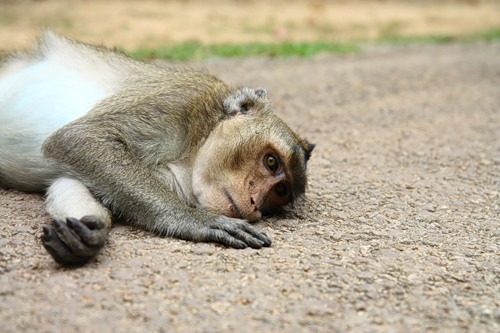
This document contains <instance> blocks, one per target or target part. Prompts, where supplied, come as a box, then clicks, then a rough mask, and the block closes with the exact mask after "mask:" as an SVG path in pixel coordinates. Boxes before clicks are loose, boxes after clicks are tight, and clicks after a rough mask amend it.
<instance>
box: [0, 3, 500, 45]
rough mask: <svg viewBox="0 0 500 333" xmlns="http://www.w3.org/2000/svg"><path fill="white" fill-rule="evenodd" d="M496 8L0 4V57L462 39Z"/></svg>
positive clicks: (493, 18)
mask: <svg viewBox="0 0 500 333" xmlns="http://www.w3.org/2000/svg"><path fill="white" fill-rule="evenodd" d="M499 17H500V1H499V0H440V1H432V0H420V1H414V0H406V1H405V0H349V1H338V0H337V1H328V0H313V1H297V0H272V1H269V0H247V1H234V0H212V1H205V0H190V1H183V0H170V1H164V0H127V1H122V0H106V1H99V0H86V1H82V0H66V1H62V0H51V1H33V0H15V1H9V0H7V1H5V0H4V1H2V0H0V50H2V49H12V48H23V47H27V46H28V45H31V42H32V40H33V36H34V35H35V34H36V32H37V31H39V30H41V29H45V28H51V29H53V30H55V31H57V32H59V33H61V34H64V35H69V36H72V37H75V38H78V39H84V40H87V41H90V42H94V43H104V44H106V45H108V46H113V47H115V46H118V47H121V48H125V49H127V50H135V49H137V48H140V47H154V46H156V47H158V46H161V45H165V44H168V43H172V42H183V41H190V40H197V41H202V42H205V43H224V42H234V43H244V42H249V41H282V40H298V41H304V40H318V39H319V40H329V41H332V40H333V41H344V40H352V39H363V40H371V39H378V38H384V37H393V36H421V35H435V34H447V35H461V34H469V33H474V32H478V31H484V30H488V29H492V28H499V27H500V20H499Z"/></svg>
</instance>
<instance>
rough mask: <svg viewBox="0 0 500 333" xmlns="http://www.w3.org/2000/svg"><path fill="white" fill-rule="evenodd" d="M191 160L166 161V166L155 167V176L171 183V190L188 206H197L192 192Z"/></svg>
mask: <svg viewBox="0 0 500 333" xmlns="http://www.w3.org/2000/svg"><path fill="white" fill-rule="evenodd" d="M192 172H193V170H192V165H191V162H180V163H168V164H167V165H166V167H161V168H158V169H157V173H156V174H157V176H158V177H159V178H160V179H162V180H163V181H164V182H165V183H166V184H171V186H172V190H173V191H175V193H177V195H178V196H179V198H181V199H182V200H183V201H185V202H186V203H187V204H189V205H190V206H193V207H196V206H198V200H197V199H196V197H195V196H194V194H193V185H192Z"/></svg>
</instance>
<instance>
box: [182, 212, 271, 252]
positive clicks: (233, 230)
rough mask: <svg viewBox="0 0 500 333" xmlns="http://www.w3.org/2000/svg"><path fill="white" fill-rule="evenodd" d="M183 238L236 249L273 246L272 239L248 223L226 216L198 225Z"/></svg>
mask: <svg viewBox="0 0 500 333" xmlns="http://www.w3.org/2000/svg"><path fill="white" fill-rule="evenodd" d="M190 229H191V230H188V232H187V233H186V234H184V235H182V236H187V237H182V236H181V238H185V239H187V240H194V241H200V242H216V243H220V244H224V245H226V246H229V247H233V248H236V249H244V248H246V247H249V246H250V247H252V248H254V249H260V248H261V247H263V246H264V247H269V246H271V242H272V241H271V239H270V238H269V237H268V236H267V235H266V234H265V233H263V232H261V231H258V230H257V229H256V228H255V227H253V226H251V225H250V224H249V223H248V222H247V221H245V220H240V219H234V218H230V217H226V216H216V217H214V218H213V219H210V220H209V221H207V222H204V223H203V224H201V228H200V224H197V225H196V226H195V227H194V229H193V228H190Z"/></svg>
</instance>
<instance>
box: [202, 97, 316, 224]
mask: <svg viewBox="0 0 500 333" xmlns="http://www.w3.org/2000/svg"><path fill="white" fill-rule="evenodd" d="M224 108H225V109H224V112H225V113H226V114H228V115H230V117H228V118H227V119H225V120H223V121H222V122H221V123H220V124H218V126H216V128H215V129H214V130H213V131H212V133H211V134H210V136H209V137H208V139H207V140H206V142H205V143H204V144H203V146H202V147H201V148H200V151H199V153H198V156H197V158H196V161H195V165H194V170H193V189H194V194H195V196H196V198H197V200H198V202H199V204H200V206H202V207H205V208H207V209H208V210H210V211H212V212H215V213H217V214H223V215H226V216H230V217H237V218H243V219H247V220H249V221H256V220H258V219H260V218H261V216H262V214H263V213H267V212H271V211H273V210H274V209H276V208H280V207H283V206H285V205H287V204H289V203H291V202H293V201H294V200H295V199H296V198H297V197H299V196H301V195H302V194H303V193H304V192H305V188H306V184H307V178H306V163H307V160H308V159H309V157H310V154H311V152H312V150H313V149H314V145H313V144H310V143H308V142H307V141H306V140H303V139H301V138H300V137H298V136H297V134H295V133H294V132H293V131H292V130H291V129H290V128H289V127H288V126H287V125H286V124H285V123H284V122H283V121H282V120H281V119H280V118H278V117H277V116H276V115H275V114H274V113H273V112H272V111H271V107H270V103H269V100H268V98H267V95H266V91H265V90H264V89H257V90H251V89H249V88H243V89H240V90H238V91H236V92H235V93H234V94H232V95H230V96H229V97H227V98H226V100H225V101H224Z"/></svg>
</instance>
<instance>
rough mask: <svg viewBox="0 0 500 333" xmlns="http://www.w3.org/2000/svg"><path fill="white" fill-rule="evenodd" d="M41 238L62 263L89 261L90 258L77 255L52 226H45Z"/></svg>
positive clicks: (51, 253)
mask: <svg viewBox="0 0 500 333" xmlns="http://www.w3.org/2000/svg"><path fill="white" fill-rule="evenodd" d="M41 238H42V244H43V247H44V248H45V249H46V250H47V252H48V253H49V254H50V255H51V256H52V258H54V260H55V261H57V262H58V263H60V264H82V263H85V262H87V261H88V258H82V257H78V256H75V255H74V254H73V253H72V252H71V250H70V249H69V248H68V247H67V246H66V245H65V244H64V243H63V242H62V241H61V240H60V239H59V237H58V236H57V233H56V231H55V230H54V229H53V228H52V227H49V226H44V227H43V235H42V237H41Z"/></svg>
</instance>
